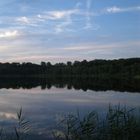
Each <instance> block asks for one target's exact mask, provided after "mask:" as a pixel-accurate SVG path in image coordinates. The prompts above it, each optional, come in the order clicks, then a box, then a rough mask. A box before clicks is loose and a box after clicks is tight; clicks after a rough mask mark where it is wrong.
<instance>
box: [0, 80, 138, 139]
mask: <svg viewBox="0 0 140 140" xmlns="http://www.w3.org/2000/svg"><path fill="white" fill-rule="evenodd" d="M31 81H32V80H31ZM24 82H25V81H24ZM34 82H35V81H34ZM85 82H86V81H85ZM5 83H6V82H5ZM37 83H38V84H37ZM37 83H36V84H34V86H33V85H29V83H28V84H26V83H24V88H23V86H21V84H19V85H17V86H16V87H15V86H13V85H11V88H10V84H8V88H7V85H3V84H2V85H0V86H1V89H0V126H2V127H4V128H6V129H7V130H12V129H13V125H14V124H15V119H16V112H17V111H18V110H19V108H20V107H22V108H23V112H24V114H25V116H26V118H27V119H28V120H30V123H31V125H32V129H31V131H32V132H31V133H32V134H33V135H35V137H36V139H39V138H40V139H41V140H43V138H44V139H45V138H46V137H51V134H52V130H54V129H56V126H57V124H58V123H59V122H60V121H61V120H63V118H65V116H66V115H67V114H69V113H76V111H77V110H79V112H80V113H81V114H85V113H88V112H89V111H92V110H96V111H98V112H99V113H100V114H102V116H103V115H104V114H105V112H106V110H107V108H108V106H109V104H112V105H118V104H121V105H123V106H127V107H130V108H132V107H134V108H139V107H140V92H139V90H136V91H135V92H134V90H133V92H132V91H131V90H128V89H130V88H128V89H124V88H123V90H124V92H122V90H118V91H117V90H114V89H112V90H111V89H110V88H109V89H108V88H107V87H106V90H103V89H100V88H99V89H98V91H97V87H96V91H95V90H91V86H90V88H88V87H87V88H86V90H83V88H81V89H80V87H79V88H74V87H73V85H72V84H71V86H70V85H66V84H62V83H60V84H58V83H55V84H54V85H55V86H54V85H53V84H51V85H48V84H47V85H44V84H43V85H44V86H43V87H44V88H42V85H41V84H40V82H37ZM79 83H80V81H79ZM25 85H26V86H25ZM46 87H48V88H46ZM82 87H83V86H82ZM13 88H14V89H13ZM84 89H85V88H84ZM9 128H11V129H9ZM37 136H38V137H39V138H38V137H37ZM34 139H35V138H34Z"/></svg>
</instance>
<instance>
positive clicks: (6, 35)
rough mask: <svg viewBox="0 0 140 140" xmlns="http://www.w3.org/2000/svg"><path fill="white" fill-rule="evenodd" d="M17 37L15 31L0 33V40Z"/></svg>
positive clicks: (17, 33)
mask: <svg viewBox="0 0 140 140" xmlns="http://www.w3.org/2000/svg"><path fill="white" fill-rule="evenodd" d="M18 35H19V32H18V31H17V30H14V31H4V32H0V38H11V37H16V36H18Z"/></svg>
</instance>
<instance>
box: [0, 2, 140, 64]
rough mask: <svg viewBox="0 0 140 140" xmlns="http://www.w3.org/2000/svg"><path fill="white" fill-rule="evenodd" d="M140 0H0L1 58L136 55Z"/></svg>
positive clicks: (63, 59) (61, 59)
mask: <svg viewBox="0 0 140 140" xmlns="http://www.w3.org/2000/svg"><path fill="white" fill-rule="evenodd" d="M139 25H140V0H7V1H6V0H1V1H0V61H1V62H7V61H8V62H28V61H31V62H35V63H40V61H51V62H52V63H56V62H66V61H74V60H83V59H87V60H92V59H116V58H129V57H139V56H140V26H139Z"/></svg>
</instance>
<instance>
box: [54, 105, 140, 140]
mask: <svg viewBox="0 0 140 140" xmlns="http://www.w3.org/2000/svg"><path fill="white" fill-rule="evenodd" d="M136 112H137V110H135V109H127V108H126V107H120V105H118V106H116V107H112V106H109V108H108V111H107V113H106V117H105V118H104V119H101V117H100V119H99V115H98V113H96V112H94V111H92V112H90V113H88V114H87V115H85V116H84V117H80V115H79V113H77V114H76V115H69V116H68V117H67V118H66V119H64V121H63V123H64V122H65V124H66V127H65V131H62V132H61V133H59V134H56V135H55V138H56V139H57V140H140V112H137V113H138V114H137V115H135V113H136Z"/></svg>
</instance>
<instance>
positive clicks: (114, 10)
mask: <svg viewBox="0 0 140 140" xmlns="http://www.w3.org/2000/svg"><path fill="white" fill-rule="evenodd" d="M139 10H140V6H136V7H127V8H122V7H117V6H113V7H108V8H106V9H105V12H106V13H121V12H131V11H139Z"/></svg>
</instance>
